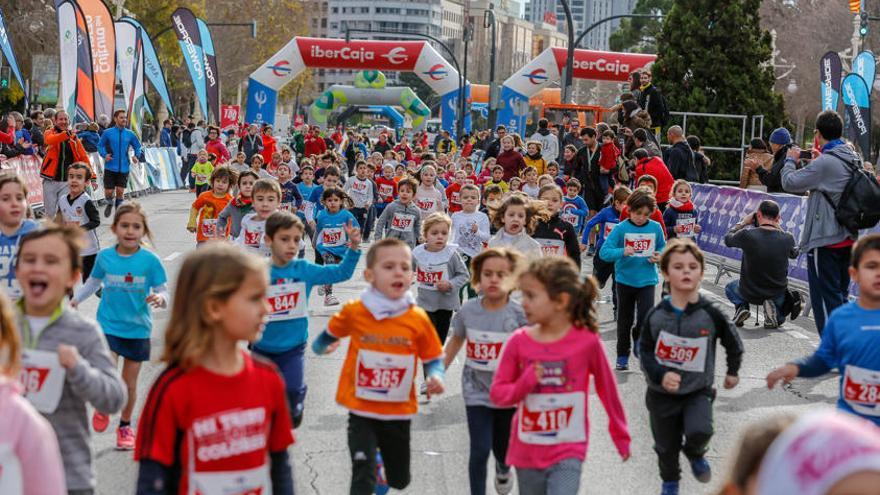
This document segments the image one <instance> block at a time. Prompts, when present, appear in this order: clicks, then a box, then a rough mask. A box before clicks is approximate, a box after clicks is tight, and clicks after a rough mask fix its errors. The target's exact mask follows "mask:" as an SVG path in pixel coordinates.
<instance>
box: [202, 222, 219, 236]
mask: <svg viewBox="0 0 880 495" xmlns="http://www.w3.org/2000/svg"><path fill="white" fill-rule="evenodd" d="M216 235H217V219H216V218H203V219H202V236H204V237H211V238H213V237H214V236H216Z"/></svg>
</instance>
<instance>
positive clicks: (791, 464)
mask: <svg viewBox="0 0 880 495" xmlns="http://www.w3.org/2000/svg"><path fill="white" fill-rule="evenodd" d="M860 471H880V429H877V427H876V426H874V425H873V424H872V423H870V422H868V421H865V420H863V419H861V418H859V417H857V416H855V415H852V414H846V413H843V412H839V411H833V410H824V411H820V412H814V413H809V414H807V415H805V416H803V417H802V418H800V419H799V420H798V421H797V422H795V423H794V424H793V425H791V426H789V427H788V428H787V429H786V430H785V431H784V432H782V434H781V435H780V436H779V438H777V439H776V440H775V441H774V442H773V444H772V445H771V446H770V449H769V450H768V451H767V454H766V455H765V456H764V460H763V461H762V463H761V469H760V471H759V473H758V491H757V493H758V495H776V494H782V493H786V494H788V493H797V494H799V495H822V494H824V493H826V491H827V490H828V489H829V488H831V487H832V486H833V485H834V484H835V483H837V482H838V481H841V480H843V479H844V478H846V477H848V476H849V475H851V474H853V473H857V472H860Z"/></svg>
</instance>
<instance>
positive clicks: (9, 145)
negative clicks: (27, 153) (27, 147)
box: [0, 113, 24, 158]
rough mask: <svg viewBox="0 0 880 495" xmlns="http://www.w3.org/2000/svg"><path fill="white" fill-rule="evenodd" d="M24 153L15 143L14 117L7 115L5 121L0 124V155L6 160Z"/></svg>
mask: <svg viewBox="0 0 880 495" xmlns="http://www.w3.org/2000/svg"><path fill="white" fill-rule="evenodd" d="M22 153H24V148H22V147H21V145H20V144H18V143H17V142H15V117H13V116H12V114H11V113H10V114H7V115H6V119H5V120H4V121H3V122H0V154H2V155H3V156H5V157H6V158H13V157H16V156H18V155H21V154H22Z"/></svg>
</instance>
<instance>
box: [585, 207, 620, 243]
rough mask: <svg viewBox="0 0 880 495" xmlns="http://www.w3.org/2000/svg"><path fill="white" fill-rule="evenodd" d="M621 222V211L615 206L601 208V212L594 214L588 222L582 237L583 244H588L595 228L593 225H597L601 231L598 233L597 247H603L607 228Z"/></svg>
mask: <svg viewBox="0 0 880 495" xmlns="http://www.w3.org/2000/svg"><path fill="white" fill-rule="evenodd" d="M618 223H620V212H619V211H617V210H615V209H614V207H613V206H606V207H605V208H602V209H601V210H599V213H596V214H595V215H593V218H591V219H590V221H589V222H587V225H586V227H584V236H583V238H581V244H586V243H587V242H588V241H589V239H590V231H591V230H593V227H595V226H596V225H598V226H599V233H598V234H597V235H596V249H602V244H603V243H604V242H605V230H606V229H607V228H608V226H609V225H611V226H612V227H611V228H614V227H613V226H614V225H617V224H618Z"/></svg>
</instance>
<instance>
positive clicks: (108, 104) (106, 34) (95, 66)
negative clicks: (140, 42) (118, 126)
mask: <svg viewBox="0 0 880 495" xmlns="http://www.w3.org/2000/svg"><path fill="white" fill-rule="evenodd" d="M77 4H78V5H79V8H80V10H81V11H82V13H83V16H84V17H85V20H86V28H87V29H88V33H89V47H90V48H91V53H92V74H93V77H94V87H95V115H107V116H108V117H109V116H112V115H113V95H114V94H115V93H116V30H115V29H114V26H113V16H112V15H110V11H109V10H107V6H106V5H104V1H103V0H77Z"/></svg>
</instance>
